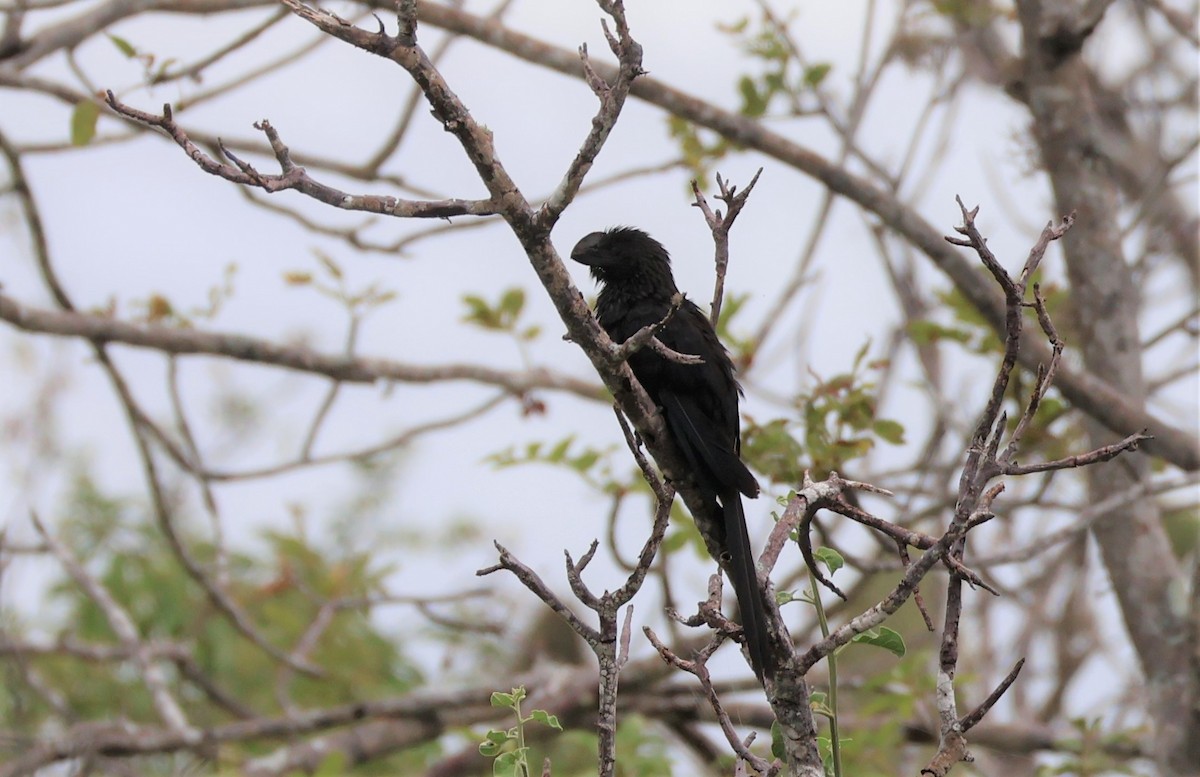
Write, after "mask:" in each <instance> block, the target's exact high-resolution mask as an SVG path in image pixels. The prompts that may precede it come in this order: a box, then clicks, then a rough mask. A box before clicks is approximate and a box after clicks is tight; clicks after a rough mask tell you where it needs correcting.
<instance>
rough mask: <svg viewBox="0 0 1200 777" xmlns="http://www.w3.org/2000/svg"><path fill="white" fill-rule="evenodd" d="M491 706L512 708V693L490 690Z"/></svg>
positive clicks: (513, 701) (513, 704)
mask: <svg viewBox="0 0 1200 777" xmlns="http://www.w3.org/2000/svg"><path fill="white" fill-rule="evenodd" d="M492 706H493V707H508V708H509V709H512V708H513V707H515V706H516V699H514V698H513V694H511V693H502V692H501V691H493V692H492Z"/></svg>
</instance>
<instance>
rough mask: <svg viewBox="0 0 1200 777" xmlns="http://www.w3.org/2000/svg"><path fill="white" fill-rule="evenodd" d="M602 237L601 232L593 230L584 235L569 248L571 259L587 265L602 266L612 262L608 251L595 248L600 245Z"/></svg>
mask: <svg viewBox="0 0 1200 777" xmlns="http://www.w3.org/2000/svg"><path fill="white" fill-rule="evenodd" d="M603 239H604V233H603V232H593V233H592V234H590V235H587V236H585V237H584V238H582V239H581V240H580V241H579V242H578V243H576V244H575V247H574V248H572V249H571V259H573V260H575V261H576V262H579V263H580V264H586V265H587V266H588V267H600V268H603V267H605V266H606V265H608V264H610V263H611V262H612V256H611V255H610V253H609V252H607V251H598V250H596V249H598V248H599V247H600V243H601V242H602V241H603Z"/></svg>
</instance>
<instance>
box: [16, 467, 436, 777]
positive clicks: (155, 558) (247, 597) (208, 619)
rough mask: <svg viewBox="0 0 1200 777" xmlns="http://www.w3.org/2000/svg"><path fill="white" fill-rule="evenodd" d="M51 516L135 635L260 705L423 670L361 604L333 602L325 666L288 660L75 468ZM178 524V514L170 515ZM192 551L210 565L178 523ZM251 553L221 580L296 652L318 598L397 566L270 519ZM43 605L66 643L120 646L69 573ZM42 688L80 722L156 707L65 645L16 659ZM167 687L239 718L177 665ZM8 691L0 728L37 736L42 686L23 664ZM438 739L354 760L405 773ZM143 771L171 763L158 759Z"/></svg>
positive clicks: (377, 684)
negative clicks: (254, 639)
mask: <svg viewBox="0 0 1200 777" xmlns="http://www.w3.org/2000/svg"><path fill="white" fill-rule="evenodd" d="M61 515H62V517H61V518H60V519H59V520H58V521H55V522H51V525H52V526H53V527H54V530H55V531H56V533H57V534H58V535H59V537H60V538H61V539H62V540H63V541H64V542H65V543H67V544H68V546H70V547H71V548H72V549H73V551H74V553H75V554H76V555H77V556H78V557H79V558H80V559H83V560H85V561H84V563H85V565H86V568H87V570H88V571H89V572H90V573H91V574H92V575H94V576H95V577H96V578H97V579H98V580H99V581H100V582H101V583H102V584H103V585H104V586H105V588H107V590H108V591H109V592H110V594H111V595H112V597H113V599H114V600H115V601H116V602H117V603H118V604H119V605H120V606H121V607H123V608H124V609H125V610H126V611H127V613H128V614H129V616H130V618H131V619H132V620H133V622H134V625H135V626H136V628H137V629H138V631H139V633H140V634H142V635H143V637H144V638H145V639H146V640H147V641H149V642H151V643H153V642H155V641H163V642H177V643H179V644H182V645H186V646H187V647H188V649H189V653H190V656H191V659H192V660H193V661H194V663H195V666H196V668H197V669H198V670H199V671H200V672H202V673H204V674H205V675H206V676H207V677H208V678H210V679H211V682H212V684H213V686H215V687H216V688H219V689H221V690H223V691H224V692H225V694H226V695H227V696H228V697H230V698H235V699H237V702H238V704H239V705H241V706H242V707H243V708H245V709H247V710H251V711H253V712H254V713H255V714H260V715H267V716H280V715H285V714H286V713H287V711H286V710H285V709H284V708H283V707H282V706H281V703H280V702H281V699H282V698H283V695H284V694H286V697H287V698H288V699H289V700H290V703H291V704H294V705H296V706H297V707H300V708H305V707H321V706H330V705H336V704H341V703H348V702H352V701H358V700H363V699H371V698H382V697H388V696H396V695H399V694H403V693H405V692H406V691H409V690H412V689H413V688H415V687H417V686H418V685H419V684H420V683H421V681H422V678H421V675H420V672H419V671H418V670H417V668H416V666H415V665H414V664H413V663H412V662H411V661H410V660H409V659H408V658H407V656H406V647H407V644H406V642H407V640H406V639H405V638H403V637H401V638H399V639H397V638H395V637H392V636H389V635H385V634H383V633H381V632H380V631H379V629H378V628H377V627H376V626H375V625H374V624H373V623H372V621H371V619H370V618H369V617H368V616H367V615H365V614H364V612H363V610H362V609H361V608H359V607H356V606H345V607H339V608H335V610H334V611H333V612H332V614H331V616H330V617H329V620H328V622H327V623H326V627H325V628H324V630H323V631H321V632H320V634H319V635H310V636H315V639H314V641H313V642H312V649H311V651H309V653H308V654H307V657H308V659H309V660H310V661H312V662H313V663H314V664H316V665H319V666H321V667H322V670H323V672H324V676H322V677H310V676H305V675H301V674H297V673H294V672H291V671H288V670H285V669H284V668H282V667H281V665H280V664H279V663H278V662H276V661H274V660H273V659H271V658H270V657H268V656H266V655H265V654H264V653H263V652H262V650H260V649H259V648H258V647H256V646H254V645H253V644H251V643H250V642H249V641H248V640H247V639H246V638H245V637H243V636H242V635H241V634H239V633H238V632H237V631H236V630H235V628H234V627H233V626H232V625H231V624H230V622H229V620H228V619H227V618H226V617H225V616H224V615H223V614H221V613H219V612H218V611H217V610H216V609H215V607H214V605H213V604H212V602H211V601H210V600H209V599H208V597H207V595H206V594H205V593H204V592H203V591H202V590H201V588H200V587H199V586H198V585H197V584H196V583H195V582H193V581H192V580H191V578H190V577H189V576H188V575H187V574H186V573H185V572H184V570H183V567H182V565H181V564H180V562H179V560H178V559H177V558H176V557H175V556H174V554H173V553H172V552H171V551H170V549H169V548H168V546H167V544H166V542H165V541H164V539H163V536H162V533H161V531H160V530H159V529H158V527H157V526H156V525H155V524H154V523H153V522H152V520H151V519H150V518H149V517H148V516H147V515H146V514H145V513H144V511H143V509H142V507H141V506H140V505H139V504H137V503H136V502H135V501H133V500H129V499H123V498H118V497H114V496H112V495H109V494H106V493H104V492H103V491H102V490H101V489H99V488H98V487H97V485H96V484H95V483H94V482H93V481H92V480H91V479H90V478H89V477H87V476H86V475H85V474H79V475H78V476H77V477H76V478H75V482H74V485H73V488H72V489H71V492H70V494H69V496H68V498H67V500H66V503H65V504H64V505H63V508H62V510H61ZM177 520H178V521H179V522H180V524H186V521H185V520H183V519H182V518H177ZM177 529H179V530H180V533H181V534H182V535H183V537H184V541H185V542H186V544H187V546H188V548H189V550H190V552H191V553H192V554H193V555H194V556H195V557H196V559H197V560H198V561H199V562H200V563H201V564H203V565H205V566H206V567H207V568H210V569H211V568H212V566H213V564H214V563H215V561H216V559H215V557H214V553H213V551H214V548H213V546H212V545H211V543H209V542H208V541H207V540H205V539H203V538H201V537H198V536H195V535H194V534H192V533H190V532H187V531H184V530H182V529H181V527H177ZM263 543H264V545H265V550H264V551H263V552H262V553H259V554H252V553H249V552H244V551H239V552H232V553H230V554H229V556H228V559H227V564H226V575H227V585H226V590H227V591H228V592H229V593H230V594H231V595H232V597H233V598H234V599H235V600H236V601H237V603H238V604H239V606H240V607H241V608H243V609H244V611H245V612H246V613H247V615H248V616H249V617H250V618H251V619H252V620H253V621H254V622H255V623H256V624H258V628H259V629H260V630H261V633H262V635H263V636H264V637H265V638H266V639H267V640H268V641H269V642H270V643H271V644H273V645H275V646H277V647H279V648H281V649H283V650H291V649H293V648H294V646H295V645H296V644H297V643H298V642H300V641H301V639H303V638H305V635H306V632H307V631H308V630H309V629H310V628H311V627H312V625H313V623H314V622H315V621H317V616H318V611H319V610H320V608H321V606H322V604H324V603H326V602H328V601H331V600H346V601H349V600H353V599H357V598H361V597H369V596H371V595H373V594H378V593H379V592H380V591H381V590H382V582H383V580H384V579H385V578H386V577H387V576H388V575H389V574H391V573H392V571H393V570H392V569H391V568H390V567H388V566H386V565H381V564H379V563H378V562H377V561H376V560H375V559H374V558H373V556H372V554H371V553H370V552H369V551H356V552H341V551H339V550H336V549H331V548H328V547H322V546H319V545H317V544H314V543H313V542H312V541H310V540H309V539H307V538H306V537H305V536H303V533H302V532H296V533H287V532H280V531H267V532H265V533H264V534H263ZM46 608H47V609H48V610H49V611H50V612H55V613H61V617H59V618H56V620H58V621H59V622H60V623H61V624H62V625H61V626H60V628H59V633H58V637H57V639H59V640H61V641H64V643H79V644H83V645H88V646H97V647H103V646H110V647H113V648H116V647H119V645H120V643H119V641H118V640H117V638H116V636H115V634H114V633H113V631H112V628H111V627H110V626H109V622H108V619H107V618H106V616H105V615H104V612H103V611H102V610H101V609H100V608H99V607H98V606H97V605H96V603H95V602H94V601H93V600H92V599H90V598H89V597H88V596H87V595H85V594H84V593H83V592H82V591H81V590H80V588H79V587H78V586H77V585H75V584H74V583H73V582H72V581H70V580H67V579H65V578H64V579H63V580H62V581H61V582H59V583H58V584H56V585H55V586H53V588H52V589H51V594H50V597H49V600H48V601H47V603H46ZM22 660H23V661H24V662H25V664H26V666H27V667H28V668H29V669H30V670H32V671H34V672H36V674H37V675H38V676H39V677H40V678H41V682H42V683H43V685H44V686H46V687H48V688H51V689H53V690H54V692H55V694H56V695H57V697H58V698H59V699H60V700H61V703H62V704H64V705H65V706H66V708H67V709H69V710H70V711H71V715H72V717H74V718H76V719H78V720H113V719H115V718H118V717H120V718H123V719H128V720H130V721H132V722H135V723H139V722H140V723H148V724H149V723H154V722H156V721H157V715H156V713H155V711H154V708H153V705H152V702H151V700H150V698H149V695H148V693H147V691H146V688H145V686H144V683H143V682H142V680H141V678H140V677H139V676H138V674H137V672H136V671H133V667H132V665H131V664H129V663H127V662H124V661H91V660H84V659H80V658H76V657H70V656H66V655H45V656H42V655H30V656H26V657H24V658H23V659H22ZM169 681H170V687H171V688H172V689H173V691H174V692H175V694H176V696H177V698H179V699H180V700H181V701H182V702H183V704H184V707H185V710H186V712H187V714H188V716H189V718H190V720H191V721H192V722H193V723H194V724H195V725H197V726H201V727H203V726H211V725H216V724H220V723H227V722H230V721H231V720H233V719H235V718H234V715H233V713H232V712H231V711H230V710H229V709H227V708H225V707H223V706H222V705H220V704H218V703H216V702H214V700H213V699H211V698H210V697H209V696H208V695H206V694H204V693H203V692H202V691H201V689H200V688H198V687H197V686H195V685H193V684H191V683H190V682H189V681H188V680H187V679H186V678H185V677H184V676H183V673H182V671H181V670H179V669H178V667H177V668H176V671H174V672H170V673H169ZM7 685H8V691H9V694H8V700H7V702H5V703H0V721H2V722H0V727H3V728H5V729H7V730H9V731H13V732H22V733H24V734H27V735H33V734H34V733H36V732H38V731H39V730H40V728H41V727H42V725H43V724H44V723H45V721H47V720H48V718H49V715H50V713H51V712H52V710H51V709H50V708H49V707H48V705H47V703H46V701H45V699H44V697H43V696H42V695H41V694H40V693H38V692H36V691H35V690H34V689H33V688H30V687H29V686H28V685H27V684H26V683H25V681H24V680H23V678H20V676H19V675H18V676H17V677H16V678H12V679H10V682H8V684H7ZM277 746H278V745H277V743H270V742H267V743H257V744H244V745H236V746H230V747H231V748H237V749H238V750H239V752H240V754H242V755H253V754H261V753H264V752H268V751H270V750H271V749H273V748H274V747H277ZM431 752H434V748H433V747H432V746H431V747H428V748H418V749H416V750H414V751H411V752H407V753H404V754H399V755H396V756H392V757H389V758H385V759H381V760H379V761H376V762H373V763H372V764H370V765H368V766H364V767H360V768H359V769H358V770H357V772H356V773H361V774H395V773H397V772H398V771H399V772H401V773H403V772H406V771H407V770H409V769H412V768H414V767H415V766H417V765H419V764H421V763H423V762H424V760H425V758H426V756H427V755H428V754H429V753H431ZM152 761H153V759H151V760H150V761H147V762H146V764H145V767H144V769H143V771H142V772H141V773H147V774H150V773H169V772H170V771H171V770H170V767H169V766H168V765H167V763H166V761H164V762H163V763H162V764H160V766H161V769H159V767H152V766H151V765H150V763H151V762H152Z"/></svg>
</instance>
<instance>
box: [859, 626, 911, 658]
mask: <svg viewBox="0 0 1200 777" xmlns="http://www.w3.org/2000/svg"><path fill="white" fill-rule="evenodd" d="M850 641H851V642H859V643H862V644H864V645H874V646H875V647H881V648H883V649H884V650H886V651H888V652H889V653H892V654H893V655H895V656H896V657H897V658H903V657H904V654H905V652H906V651H907V648H906V647H905V645H904V637H902V636H900V632H898V631H895V630H893V629H889V628H888V627H887V626H880V627H879V629H878V631H876V630H875V629H871V630H870V631H865V632H863V633H862V634H859V635H858V636H856V637H854V639H852V640H850Z"/></svg>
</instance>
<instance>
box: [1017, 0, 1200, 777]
mask: <svg viewBox="0 0 1200 777" xmlns="http://www.w3.org/2000/svg"><path fill="white" fill-rule="evenodd" d="M1019 13H1020V21H1021V27H1022V34H1023V39H1024V79H1023V81H1024V83H1023V86H1024V90H1023V91H1024V98H1025V101H1026V104H1027V105H1028V108H1029V111H1030V114H1031V115H1032V117H1033V134H1034V137H1035V139H1036V141H1037V144H1038V148H1039V149H1040V152H1041V157H1042V164H1043V166H1044V167H1045V169H1046V171H1047V173H1048V175H1049V177H1050V182H1051V185H1052V187H1053V191H1054V196H1055V199H1056V201H1057V208H1058V210H1059V211H1060V212H1063V213H1068V212H1071V211H1075V212H1076V214H1077V218H1076V226H1075V229H1072V230H1071V231H1070V232H1069V233H1068V234H1067V235H1066V237H1065V239H1064V251H1065V254H1066V262H1067V274H1068V278H1069V280H1070V286H1071V300H1072V305H1071V311H1072V314H1073V315H1074V316H1075V322H1076V324H1077V325H1078V331H1079V332H1080V337H1081V345H1082V352H1083V361H1084V364H1085V365H1086V367H1087V370H1088V371H1089V372H1091V373H1092V374H1094V375H1100V376H1103V377H1104V378H1105V379H1106V380H1107V381H1108V382H1109V383H1110V384H1111V385H1113V386H1114V387H1116V388H1117V390H1119V391H1120V392H1122V393H1123V394H1124V395H1125V396H1126V397H1127V398H1129V399H1130V400H1136V401H1138V402H1139V403H1140V404H1141V406H1142V407H1144V406H1145V399H1146V387H1145V383H1144V380H1143V376H1142V364H1141V358H1140V342H1141V339H1140V337H1139V331H1138V307H1139V306H1138V302H1139V293H1138V289H1137V287H1136V285H1135V283H1134V279H1133V275H1132V273H1131V270H1130V267H1129V264H1128V262H1127V261H1126V259H1125V256H1124V253H1123V249H1122V245H1121V235H1120V231H1119V223H1120V222H1119V216H1120V212H1119V194H1120V192H1119V188H1118V183H1117V174H1118V170H1117V169H1116V165H1115V164H1114V163H1113V162H1112V161H1111V160H1109V159H1107V158H1105V157H1104V155H1103V152H1102V146H1101V144H1100V143H1099V141H1098V139H1097V138H1096V137H1095V133H1096V131H1097V128H1099V127H1101V126H1103V121H1102V119H1101V117H1100V116H1099V115H1098V111H1099V106H1098V105H1097V101H1096V99H1095V94H1094V91H1093V89H1092V85H1093V84H1094V83H1096V79H1095V76H1094V75H1093V74H1092V73H1091V72H1090V71H1089V69H1088V66H1087V64H1086V63H1085V62H1084V61H1083V59H1082V58H1081V57H1080V50H1081V48H1082V46H1083V45H1084V43H1085V41H1086V40H1087V37H1088V35H1089V33H1090V32H1091V29H1092V28H1094V24H1095V23H1098V21H1099V20H1098V19H1096V20H1093V22H1092V24H1091V26H1088V23H1087V20H1086V19H1082V20H1081V18H1080V17H1081V16H1083V14H1081V13H1080V12H1079V9H1078V8H1077V4H1075V3H1069V2H1057V1H1056V0H1051V1H1049V2H1045V3H1043V2H1041V1H1040V0H1023V1H1022V2H1020V3H1019ZM1084 423H1085V428H1086V430H1087V433H1088V435H1089V437H1090V438H1091V443H1092V444H1093V445H1101V444H1103V443H1104V442H1106V441H1107V440H1108V439H1109V438H1110V436H1111V432H1110V431H1108V430H1107V429H1105V428H1104V427H1103V426H1102V425H1100V424H1099V423H1097V422H1096V421H1095V420H1094V419H1092V418H1087V419H1086V420H1085V422H1084ZM1149 433H1150V434H1153V433H1154V430H1153V429H1151V430H1149ZM1149 474H1150V459H1149V458H1148V457H1147V456H1145V455H1142V454H1134V455H1131V456H1123V457H1121V458H1120V459H1119V460H1114V461H1111V462H1107V463H1104V464H1099V465H1097V466H1094V467H1089V468H1088V471H1087V482H1088V489H1089V496H1090V499H1091V501H1092V502H1093V503H1095V502H1100V501H1102V500H1104V499H1106V498H1108V497H1110V496H1112V495H1114V494H1118V493H1122V492H1125V491H1127V490H1128V489H1131V488H1134V487H1136V486H1137V485H1138V484H1139V483H1141V482H1143V481H1144V480H1145V479H1146V478H1148V477H1149ZM1092 532H1093V536H1094V537H1095V539H1096V542H1097V544H1098V545H1099V548H1100V554H1101V557H1102V558H1103V562H1104V565H1105V568H1106V569H1107V571H1108V574H1109V578H1110V579H1111V581H1112V586H1113V589H1114V592H1115V593H1116V596H1117V601H1118V604H1119V606H1120V609H1121V613H1122V616H1123V618H1124V621H1125V627H1126V629H1127V630H1128V632H1129V636H1130V640H1131V642H1132V644H1133V647H1134V650H1135V651H1136V652H1137V655H1138V659H1139V663H1140V665H1141V669H1142V672H1143V674H1144V675H1145V678H1146V683H1147V690H1148V691H1149V693H1148V702H1147V705H1148V710H1147V711H1148V713H1149V715H1150V717H1151V719H1152V720H1153V722H1154V728H1155V732H1154V746H1155V757H1156V760H1157V761H1158V765H1159V768H1160V769H1161V770H1162V773H1163V774H1169V775H1185V774H1186V775H1191V774H1196V773H1197V771H1196V770H1197V768H1200V767H1198V765H1200V714H1198V713H1197V710H1196V702H1197V700H1198V699H1200V689H1198V685H1200V683H1198V679H1197V672H1196V666H1195V664H1194V663H1193V657H1192V656H1191V655H1190V654H1191V652H1192V651H1191V650H1190V647H1189V646H1190V638H1189V631H1190V628H1189V619H1188V617H1187V612H1186V611H1187V607H1186V605H1185V604H1183V596H1182V595H1183V593H1184V592H1185V591H1186V590H1187V587H1186V579H1185V575H1184V573H1183V570H1182V568H1181V567H1180V565H1179V563H1178V561H1177V559H1176V558H1175V555H1174V553H1173V552H1172V549H1171V546H1170V543H1169V541H1168V538H1167V535H1166V532H1165V530H1164V528H1163V524H1162V520H1161V515H1160V511H1159V509H1158V505H1157V504H1156V503H1155V502H1154V500H1152V499H1142V500H1139V501H1137V502H1135V503H1134V504H1132V505H1131V506H1130V507H1129V508H1127V509H1122V510H1117V511H1113V512H1111V513H1109V514H1107V515H1105V516H1103V517H1102V518H1101V519H1099V520H1097V521H1096V522H1095V523H1094V524H1093V530H1092Z"/></svg>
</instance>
